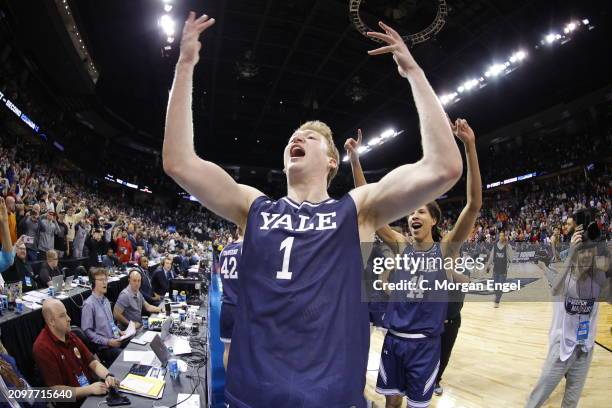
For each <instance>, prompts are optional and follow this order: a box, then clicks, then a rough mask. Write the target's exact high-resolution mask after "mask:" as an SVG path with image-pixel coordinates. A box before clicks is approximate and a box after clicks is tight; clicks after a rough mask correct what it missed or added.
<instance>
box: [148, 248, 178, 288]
mask: <svg viewBox="0 0 612 408" xmlns="http://www.w3.org/2000/svg"><path fill="white" fill-rule="evenodd" d="M173 278H175V275H174V271H173V270H172V258H170V257H166V258H164V259H163V261H162V263H161V264H160V265H159V266H158V267H157V269H156V270H155V272H153V277H152V278H151V286H152V287H153V292H154V293H155V294H156V295H158V296H160V297H163V296H165V295H166V293H168V288H169V287H170V279H173Z"/></svg>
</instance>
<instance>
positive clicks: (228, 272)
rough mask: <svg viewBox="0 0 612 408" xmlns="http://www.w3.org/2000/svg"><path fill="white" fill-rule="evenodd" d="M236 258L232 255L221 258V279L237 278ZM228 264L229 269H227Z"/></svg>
mask: <svg viewBox="0 0 612 408" xmlns="http://www.w3.org/2000/svg"><path fill="white" fill-rule="evenodd" d="M237 263H238V262H237V261H236V258H235V257H233V256H228V257H227V258H225V259H224V260H223V265H221V273H222V274H223V279H238V271H237V270H236V264H237ZM228 264H229V267H230V269H228V268H227V267H228Z"/></svg>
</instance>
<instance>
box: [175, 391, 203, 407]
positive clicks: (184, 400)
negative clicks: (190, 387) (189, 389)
mask: <svg viewBox="0 0 612 408" xmlns="http://www.w3.org/2000/svg"><path fill="white" fill-rule="evenodd" d="M176 403H177V404H178V405H177V406H176V408H199V407H200V395H199V394H192V395H191V396H189V394H179V395H177V397H176Z"/></svg>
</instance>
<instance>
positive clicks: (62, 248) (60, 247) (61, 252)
mask: <svg viewBox="0 0 612 408" xmlns="http://www.w3.org/2000/svg"><path fill="white" fill-rule="evenodd" d="M57 207H59V205H58V206H57ZM65 218H66V213H65V212H64V210H63V209H59V210H57V225H58V227H59V233H58V234H57V235H56V236H55V250H56V251H57V256H59V258H60V259H62V258H63V257H64V256H65V255H66V254H67V253H68V239H67V237H66V236H67V235H68V225H66V222H65Z"/></svg>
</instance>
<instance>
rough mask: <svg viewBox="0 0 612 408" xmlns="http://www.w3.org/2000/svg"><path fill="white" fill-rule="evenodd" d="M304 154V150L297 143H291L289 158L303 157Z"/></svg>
mask: <svg viewBox="0 0 612 408" xmlns="http://www.w3.org/2000/svg"><path fill="white" fill-rule="evenodd" d="M305 155H306V151H305V150H304V149H303V148H302V147H301V146H299V145H293V146H291V148H290V149H289V156H290V157H291V158H294V157H304V156H305Z"/></svg>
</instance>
